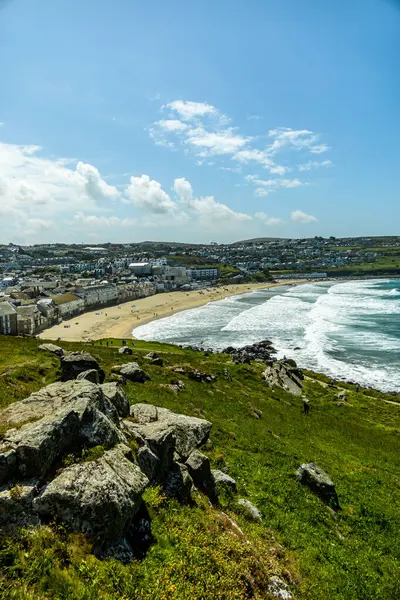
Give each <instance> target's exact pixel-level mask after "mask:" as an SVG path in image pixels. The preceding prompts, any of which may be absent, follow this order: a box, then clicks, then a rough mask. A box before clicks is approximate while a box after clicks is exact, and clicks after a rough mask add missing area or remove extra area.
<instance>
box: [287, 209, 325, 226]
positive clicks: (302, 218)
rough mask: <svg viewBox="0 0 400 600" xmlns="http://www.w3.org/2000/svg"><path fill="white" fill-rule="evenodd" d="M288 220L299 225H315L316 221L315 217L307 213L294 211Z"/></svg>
mask: <svg viewBox="0 0 400 600" xmlns="http://www.w3.org/2000/svg"><path fill="white" fill-rule="evenodd" d="M290 218H291V219H292V221H298V222H300V223H316V222H317V221H318V219H317V218H316V217H313V216H312V215H308V214H307V213H305V212H303V211H301V210H294V211H293V212H292V213H291V215H290Z"/></svg>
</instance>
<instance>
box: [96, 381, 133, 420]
mask: <svg viewBox="0 0 400 600" xmlns="http://www.w3.org/2000/svg"><path fill="white" fill-rule="evenodd" d="M100 387H101V389H102V392H103V394H104V396H105V398H107V400H108V401H109V402H111V404H113V405H114V406H115V408H116V410H117V412H118V414H119V416H120V417H128V416H129V410H130V406H129V402H128V399H127V397H126V396H125V392H124V390H123V389H122V387H121V386H120V385H118V383H116V382H111V383H103V385H101V386H100Z"/></svg>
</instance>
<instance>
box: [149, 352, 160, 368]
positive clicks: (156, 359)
mask: <svg viewBox="0 0 400 600" xmlns="http://www.w3.org/2000/svg"><path fill="white" fill-rule="evenodd" d="M144 358H145V360H148V361H150V362H151V364H152V365H157V366H159V367H162V366H163V364H164V362H163V359H162V358H161V356H159V355H158V354H157V352H149V353H148V354H146V356H145V357H144Z"/></svg>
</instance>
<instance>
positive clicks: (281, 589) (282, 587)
mask: <svg viewBox="0 0 400 600" xmlns="http://www.w3.org/2000/svg"><path fill="white" fill-rule="evenodd" d="M268 593H269V594H270V595H271V596H272V597H273V598H279V599H280V600H291V599H292V598H294V596H293V594H292V592H291V591H290V588H289V586H288V585H287V584H286V583H285V582H284V581H282V579H280V578H279V577H277V576H276V575H274V576H273V577H271V578H270V580H269V582H268Z"/></svg>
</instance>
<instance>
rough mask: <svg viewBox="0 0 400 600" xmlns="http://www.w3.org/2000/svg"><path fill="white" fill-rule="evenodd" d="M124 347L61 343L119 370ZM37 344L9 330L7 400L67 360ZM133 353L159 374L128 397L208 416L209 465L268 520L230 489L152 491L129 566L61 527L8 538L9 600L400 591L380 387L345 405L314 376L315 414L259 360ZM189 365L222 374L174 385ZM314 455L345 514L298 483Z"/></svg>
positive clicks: (396, 487) (1, 571)
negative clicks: (146, 530) (274, 579)
mask: <svg viewBox="0 0 400 600" xmlns="http://www.w3.org/2000/svg"><path fill="white" fill-rule="evenodd" d="M114 343H115V344H117V342H113V341H112V340H109V346H108V347H107V346H106V341H103V343H102V345H100V344H99V343H96V345H95V346H94V347H92V346H87V345H85V344H67V343H61V344H60V345H62V346H63V347H64V348H66V349H71V350H72V349H73V350H79V349H88V350H89V351H90V352H91V353H92V354H93V356H95V357H96V358H98V359H99V361H100V363H101V365H102V366H103V368H104V369H105V371H106V373H107V375H108V376H109V375H110V368H111V366H112V365H114V364H118V363H121V362H126V361H127V359H126V358H123V357H120V356H119V355H117V354H116V347H114V346H113V344H114ZM38 344H39V342H37V341H36V340H22V339H12V338H4V337H0V406H5V405H7V404H9V403H11V402H14V401H16V400H19V399H21V398H24V397H25V396H27V395H28V394H29V393H31V392H32V391H34V390H37V389H39V388H40V387H42V386H43V385H46V384H48V383H51V382H53V381H55V380H57V377H58V359H57V358H55V357H52V356H47V355H46V354H43V353H40V352H38V351H37V346H38ZM150 350H156V351H157V352H159V353H160V354H162V356H163V358H164V363H165V364H164V367H162V368H161V367H156V366H153V365H151V366H148V365H147V363H146V362H145V361H144V360H143V356H144V354H146V353H147V352H149V351H150ZM133 360H137V361H138V362H139V363H140V364H143V365H146V366H145V368H146V370H147V371H148V372H149V374H150V375H151V378H152V379H151V381H149V382H146V383H145V384H143V385H140V384H133V383H128V385H127V387H126V391H127V395H128V397H129V399H130V401H131V402H132V403H134V402H149V403H152V404H157V405H159V406H164V407H167V408H170V409H172V410H174V411H176V412H183V413H186V414H189V415H193V416H202V417H204V418H206V419H208V420H209V421H211V422H212V423H213V429H212V433H211V442H210V443H209V444H208V447H207V453H208V455H209V457H210V459H211V461H212V464H213V466H214V467H215V468H223V469H224V470H226V471H227V472H228V473H229V474H230V475H231V476H233V477H234V478H235V479H236V481H237V483H238V487H239V496H240V497H243V498H248V499H249V500H251V501H252V502H253V503H254V504H255V505H256V506H257V507H258V508H259V509H260V510H261V512H262V513H263V517H264V518H263V523H262V524H258V523H253V522H250V521H248V520H246V518H245V517H244V516H242V515H241V514H240V511H239V510H238V507H237V505H236V501H235V499H234V498H230V497H225V498H224V499H223V501H222V507H221V509H220V510H217V509H215V508H211V507H210V506H209V505H208V503H207V502H206V501H205V499H204V498H202V497H201V496H198V498H197V500H196V505H195V506H193V507H182V506H179V505H178V504H176V503H173V502H171V503H165V502H163V499H162V497H160V495H159V494H157V492H151V493H149V494H148V495H147V497H146V502H147V505H148V508H149V511H150V513H151V515H152V517H153V520H152V533H153V536H154V543H153V545H152V546H151V547H150V549H149V551H148V552H147V554H146V555H145V556H144V557H140V559H139V558H138V560H136V561H135V562H133V563H132V564H131V565H129V566H123V565H121V564H120V563H118V562H116V561H113V560H109V561H100V560H98V559H96V558H95V557H93V556H92V555H91V554H90V544H89V543H88V542H87V541H86V540H85V539H84V538H83V537H82V536H78V535H71V534H70V533H69V532H68V531H65V530H64V529H62V528H60V527H58V526H56V525H54V526H53V527H42V528H39V529H37V530H27V531H21V532H19V533H18V534H16V535H15V536H14V537H13V538H10V537H6V536H2V537H0V598H7V599H9V598H15V599H20V598H21V599H33V598H34V599H35V600H39V599H44V598H46V599H47V598H51V599H68V600H95V599H96V600H97V599H99V598H100V599H106V600H117V599H124V600H126V599H129V600H142V599H143V600H145V599H146V600H147V599H149V600H150V599H174V600H175V599H176V600H178V599H179V600H186V599H189V598H192V599H197V598H201V599H207V600H208V599H210V600H211V599H214V598H221V599H228V600H233V599H238V600H239V599H242V598H259V599H261V598H269V596H268V593H267V589H266V583H267V581H268V577H269V576H270V575H271V574H274V573H277V574H279V575H280V576H281V577H283V578H286V580H287V581H288V582H289V584H290V587H291V588H292V590H293V593H294V594H295V597H296V598H297V599H298V600H325V599H326V600H327V599H329V600H394V599H396V598H399V597H400V566H399V565H400V563H399V560H400V540H399V535H398V532H399V530H400V462H399V455H400V406H397V405H394V404H389V403H386V402H385V401H384V400H385V395H384V394H378V393H377V394H376V398H373V397H371V395H366V394H367V392H365V394H364V391H363V392H360V393H358V394H357V393H356V392H354V391H351V390H349V391H348V392H347V396H348V402H347V403H345V404H344V405H341V404H340V403H338V402H337V401H336V400H335V396H336V394H337V390H336V392H335V390H332V389H330V388H327V387H324V386H323V385H322V384H321V383H320V382H319V381H318V380H317V379H314V378H313V374H311V373H309V374H308V375H309V377H310V379H307V380H306V382H305V388H306V393H307V396H308V397H309V398H310V401H311V412H310V415H309V416H308V417H306V416H304V415H303V414H302V413H301V400H300V399H298V398H295V397H293V396H291V395H289V394H287V393H285V392H283V391H278V390H271V389H269V388H267V387H266V385H265V383H264V382H263V380H262V379H261V377H260V374H261V371H262V365H261V364H260V363H253V364H252V365H234V364H232V363H231V360H230V357H228V356H226V355H215V356H214V355H213V356H210V357H207V356H205V355H204V354H202V353H195V352H193V351H190V350H183V349H180V348H177V347H174V346H168V345H161V344H156V343H147V342H135V347H134V356H133ZM181 364H189V365H192V366H194V367H196V368H199V369H200V370H202V371H206V372H208V373H211V374H214V375H216V376H217V379H216V381H215V382H214V383H212V384H208V383H197V382H194V381H191V380H189V379H188V378H186V377H185V376H180V378H181V379H182V380H183V381H184V382H185V386H186V387H185V389H184V390H183V391H182V392H180V393H179V394H177V395H176V394H174V393H173V392H172V391H171V390H170V389H168V388H167V387H165V385H164V384H165V383H169V382H172V381H173V380H174V375H173V374H172V373H171V371H170V370H169V369H168V367H169V366H173V365H181ZM322 382H323V378H322ZM392 400H393V398H392ZM254 409H258V410H259V411H262V417H261V419H257V418H255V416H254ZM310 461H313V462H315V463H316V464H318V465H319V466H320V467H322V468H323V469H325V470H326V471H327V472H328V473H329V475H330V476H331V478H332V479H333V481H334V482H335V483H336V489H337V492H338V496H339V501H340V504H341V508H342V510H341V511H339V512H337V513H335V512H333V511H332V510H331V509H330V508H328V507H327V506H325V505H324V504H323V503H322V502H321V500H319V499H318V498H317V497H316V496H315V495H313V494H312V493H311V492H310V491H309V490H308V489H306V488H304V487H302V486H301V485H300V484H299V483H298V482H297V481H296V479H295V477H294V472H295V470H296V468H297V467H298V466H299V465H300V464H301V463H303V462H310ZM224 513H225V514H224ZM226 515H227V516H229V517H231V518H232V519H233V520H234V521H235V522H236V523H237V524H238V525H239V527H240V528H241V530H242V532H243V533H242V534H241V533H238V531H237V530H236V529H235V528H234V527H233V526H232V524H231V523H230V521H229V519H228V518H227V516H226Z"/></svg>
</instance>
